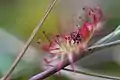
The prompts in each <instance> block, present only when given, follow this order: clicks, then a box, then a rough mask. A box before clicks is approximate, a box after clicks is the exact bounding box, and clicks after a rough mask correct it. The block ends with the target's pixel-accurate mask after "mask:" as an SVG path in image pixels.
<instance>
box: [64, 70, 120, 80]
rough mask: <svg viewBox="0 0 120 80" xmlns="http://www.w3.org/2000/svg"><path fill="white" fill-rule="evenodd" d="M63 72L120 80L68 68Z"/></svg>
mask: <svg viewBox="0 0 120 80" xmlns="http://www.w3.org/2000/svg"><path fill="white" fill-rule="evenodd" d="M63 70H65V71H69V72H74V73H78V74H84V75H89V76H94V77H99V78H105V79H112V80H120V78H119V77H113V76H107V75H101V74H96V73H90V72H84V71H78V70H72V69H68V68H63Z"/></svg>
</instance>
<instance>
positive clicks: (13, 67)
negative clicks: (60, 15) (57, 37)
mask: <svg viewBox="0 0 120 80" xmlns="http://www.w3.org/2000/svg"><path fill="white" fill-rule="evenodd" d="M56 1H57V0H53V1H52V2H51V3H50V5H49V7H48V8H47V9H46V11H45V14H44V16H43V18H42V20H41V21H40V23H39V24H38V25H37V26H36V27H35V29H34V30H33V32H32V33H31V36H30V37H29V39H28V40H27V42H26V44H25V46H24V47H23V49H22V50H21V52H20V53H19V55H18V57H17V58H16V60H15V61H14V62H13V64H12V66H11V68H10V70H9V71H8V72H7V74H6V75H5V76H4V77H3V78H2V79H1V80H6V79H7V78H8V77H9V76H10V75H11V73H12V72H13V71H14V69H15V68H16V66H17V65H18V63H19V62H20V60H21V58H22V57H23V55H24V54H25V52H26V51H27V49H28V47H29V46H30V44H31V42H32V41H33V39H34V37H35V35H36V34H37V32H38V30H39V28H40V27H42V25H43V23H44V22H45V20H46V18H47V17H48V15H49V13H50V12H51V10H52V9H53V7H54V5H55V3H56Z"/></svg>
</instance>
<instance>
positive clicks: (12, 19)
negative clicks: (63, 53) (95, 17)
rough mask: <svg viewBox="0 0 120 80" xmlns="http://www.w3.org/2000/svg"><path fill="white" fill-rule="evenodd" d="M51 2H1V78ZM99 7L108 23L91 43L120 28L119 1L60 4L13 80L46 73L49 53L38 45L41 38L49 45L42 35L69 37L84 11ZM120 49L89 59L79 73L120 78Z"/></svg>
mask: <svg viewBox="0 0 120 80" xmlns="http://www.w3.org/2000/svg"><path fill="white" fill-rule="evenodd" d="M50 2H51V0H34V1H33V0H0V77H2V76H3V75H5V73H6V72H7V70H8V69H9V68H10V66H11V65H12V63H13V61H14V60H15V58H16V56H17V55H18V53H19V52H20V50H21V48H22V47H23V45H24V44H25V42H26V40H27V39H28V37H29V36H30V34H31V32H32V30H33V29H34V28H35V26H36V25H37V24H38V23H39V21H40V19H41V18H42V16H43V14H44V11H45V9H46V8H47V6H48V5H49V3H50ZM97 5H99V6H100V7H101V8H102V10H103V11H104V14H105V16H107V21H106V23H105V24H104V26H103V27H104V28H103V30H102V32H100V33H99V36H95V37H94V38H93V39H92V42H91V43H94V42H95V41H97V40H98V39H100V38H102V37H103V36H105V35H107V34H109V33H110V32H111V31H112V30H114V29H115V28H116V27H117V26H118V25H119V24H120V10H119V8H120V1H119V0H89V1H88V0H58V2H57V4H56V6H55V8H54V9H53V11H52V12H51V14H50V15H49V17H48V18H47V20H46V21H45V23H44V25H43V27H42V28H40V30H39V32H38V34H37V36H36V37H35V39H34V41H33V42H32V44H31V46H30V47H29V49H28V51H27V52H26V54H25V56H24V57H23V59H22V60H21V61H20V63H19V65H18V67H17V68H16V69H15V71H14V72H13V74H12V76H11V77H12V80H28V79H29V78H30V77H31V76H33V75H35V74H37V73H39V72H41V71H43V70H44V68H43V66H44V62H43V57H44V56H45V55H46V53H44V52H42V50H41V49H40V45H38V44H37V43H36V42H37V39H38V38H41V39H42V41H44V42H46V41H47V40H46V39H45V37H44V35H43V34H42V31H46V33H47V34H48V35H49V37H52V36H54V35H55V34H58V33H59V34H65V33H69V32H71V31H73V30H74V29H75V25H76V24H78V22H79V21H78V19H77V18H78V17H79V16H82V7H84V6H97ZM79 24H80V23H79ZM117 39H119V36H117ZM113 40H114V39H113ZM119 48H120V46H117V47H113V48H109V49H104V50H102V51H99V52H96V53H95V54H93V55H90V56H88V57H85V58H83V59H82V60H80V61H78V62H77V63H76V69H78V70H84V71H87V72H94V73H100V74H105V75H111V76H120V53H119ZM62 73H63V75H64V76H63V80H106V79H101V78H96V77H90V76H86V75H82V74H75V73H71V72H67V71H62ZM58 78H59V76H57V75H53V76H52V77H50V78H48V79H46V80H58Z"/></svg>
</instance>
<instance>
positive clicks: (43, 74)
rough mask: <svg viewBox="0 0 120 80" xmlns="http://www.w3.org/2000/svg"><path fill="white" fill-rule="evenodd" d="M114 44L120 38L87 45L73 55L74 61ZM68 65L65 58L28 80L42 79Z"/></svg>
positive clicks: (119, 42)
mask: <svg viewBox="0 0 120 80" xmlns="http://www.w3.org/2000/svg"><path fill="white" fill-rule="evenodd" d="M116 45H120V40H117V41H114V42H110V43H106V44H101V45H95V46H92V47H89V48H88V49H86V50H85V51H83V52H82V53H80V54H78V55H74V56H73V58H74V62H76V61H78V60H80V59H81V58H83V57H85V56H88V55H90V54H92V53H93V52H96V51H99V50H102V49H105V48H108V47H113V46H116ZM68 65H70V62H69V61H68V60H65V61H64V62H63V64H62V65H61V67H60V68H59V69H58V66H57V65H56V66H54V67H50V68H49V69H47V70H45V71H43V72H41V73H38V74H37V75H35V76H33V77H32V78H30V79H29V80H43V79H45V78H47V77H49V76H51V75H53V74H55V73H56V72H58V71H60V70H61V69H64V67H66V66H68Z"/></svg>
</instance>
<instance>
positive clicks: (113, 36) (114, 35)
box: [94, 25, 120, 45]
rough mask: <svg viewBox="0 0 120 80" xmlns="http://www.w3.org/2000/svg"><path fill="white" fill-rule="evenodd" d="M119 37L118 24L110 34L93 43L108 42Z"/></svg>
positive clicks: (119, 28) (119, 29)
mask: <svg viewBox="0 0 120 80" xmlns="http://www.w3.org/2000/svg"><path fill="white" fill-rule="evenodd" d="M118 39H120V25H119V26H118V27H117V28H116V29H115V30H114V31H113V32H111V33H110V34H108V35H107V36H105V37H103V38H102V39H100V40H99V41H97V42H96V43H95V44H94V45H98V44H103V43H108V42H111V41H115V40H118Z"/></svg>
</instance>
